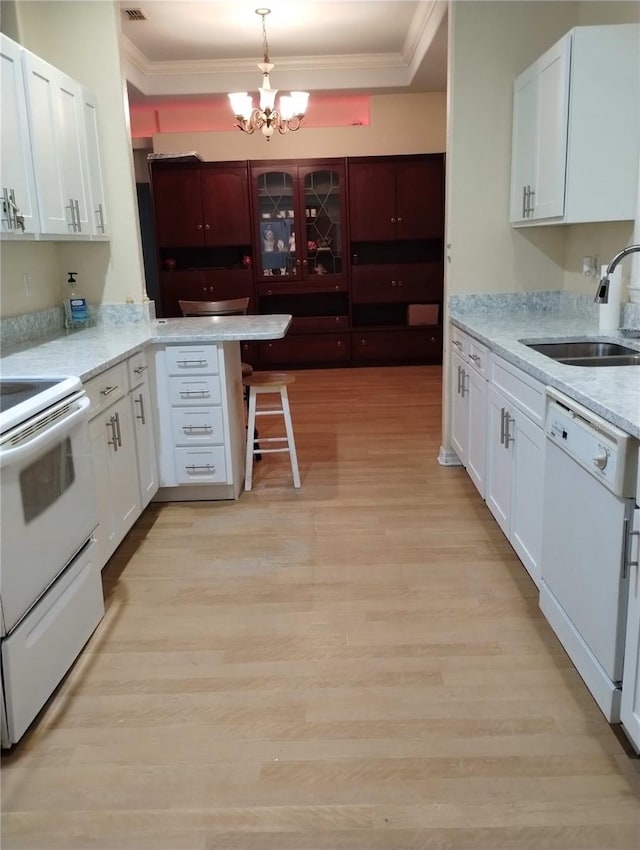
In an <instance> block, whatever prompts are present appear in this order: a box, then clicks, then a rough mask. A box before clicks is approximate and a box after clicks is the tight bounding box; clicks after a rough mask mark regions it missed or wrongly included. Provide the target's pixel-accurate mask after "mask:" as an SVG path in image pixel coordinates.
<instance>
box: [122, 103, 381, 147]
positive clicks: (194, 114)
mask: <svg viewBox="0 0 640 850" xmlns="http://www.w3.org/2000/svg"><path fill="white" fill-rule="evenodd" d="M256 102H257V93H256V94H255V95H254V103H256ZM129 109H130V114H131V135H132V137H133V138H134V139H139V138H145V137H149V136H153V135H154V134H155V133H198V132H211V133H219V132H225V131H229V132H233V131H234V130H235V127H234V124H233V115H232V114H231V108H230V106H229V101H228V99H227V98H226V97H220V96H217V97H213V96H212V97H209V98H199V99H197V100H196V99H190V100H180V99H178V98H176V99H175V100H165V99H163V100H161V101H156V102H154V101H153V99H152V98H150V99H149V100H148V101H146V102H145V103H135V102H133V103H131V104H130V106H129ZM304 123H305V126H306V127H349V126H351V125H353V124H363V125H365V126H368V125H369V123H370V98H369V95H314V94H312V95H311V97H310V99H309V110H308V112H307V115H306V116H305V119H304Z"/></svg>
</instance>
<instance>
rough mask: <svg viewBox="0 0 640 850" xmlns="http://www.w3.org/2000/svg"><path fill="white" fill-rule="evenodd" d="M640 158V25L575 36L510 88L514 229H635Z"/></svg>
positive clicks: (555, 47) (587, 31) (576, 30)
mask: <svg viewBox="0 0 640 850" xmlns="http://www.w3.org/2000/svg"><path fill="white" fill-rule="evenodd" d="M603 116H605V117H604V118H603ZM619 122H620V123H619ZM618 123H619V128H620V129H618ZM623 126H624V130H622V129H621V128H622V127H623ZM639 149H640V24H618V25H611V26H590V27H574V28H573V29H572V30H570V31H569V32H568V33H567V34H566V35H565V36H564V37H563V38H561V39H560V40H559V41H558V42H557V43H556V44H554V45H553V46H551V47H550V48H549V50H547V51H546V52H545V53H544V54H543V55H542V56H541V57H540V58H539V59H538V60H537V61H536V62H535V63H533V65H531V66H530V67H529V68H527V69H526V70H525V71H523V72H522V74H520V75H519V76H518V77H517V79H516V80H515V83H514V94H513V136H512V159H511V200H510V221H511V222H512V223H513V224H515V225H517V226H519V227H520V226H526V225H535V224H576V223H580V222H591V221H593V222H596V221H624V220H632V219H633V218H634V217H635V209H636V189H637V174H638V150H639Z"/></svg>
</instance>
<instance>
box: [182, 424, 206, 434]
mask: <svg viewBox="0 0 640 850" xmlns="http://www.w3.org/2000/svg"><path fill="white" fill-rule="evenodd" d="M182 430H183V431H184V433H185V434H211V433H212V431H213V428H212V427H211V426H210V425H184V426H183V427H182Z"/></svg>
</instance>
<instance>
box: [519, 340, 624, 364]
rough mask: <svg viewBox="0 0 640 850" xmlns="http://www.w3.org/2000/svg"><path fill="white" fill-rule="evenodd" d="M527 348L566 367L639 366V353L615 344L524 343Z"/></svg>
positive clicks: (589, 341)
mask: <svg viewBox="0 0 640 850" xmlns="http://www.w3.org/2000/svg"><path fill="white" fill-rule="evenodd" d="M524 345H526V346H527V348H531V349H533V351H537V352H538V353H539V354H544V355H545V357H550V358H551V359H552V360H556V361H557V362H558V363H564V364H566V365H567V366H640V351H637V350H636V349H635V348H628V347H627V346H626V345H619V344H618V343H617V342H596V341H593V340H578V341H575V342H540V343H532V342H524Z"/></svg>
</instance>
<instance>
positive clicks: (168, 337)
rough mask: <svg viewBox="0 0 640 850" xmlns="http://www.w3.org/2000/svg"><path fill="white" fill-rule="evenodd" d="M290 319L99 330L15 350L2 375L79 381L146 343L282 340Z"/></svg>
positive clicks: (159, 322) (214, 319)
mask: <svg viewBox="0 0 640 850" xmlns="http://www.w3.org/2000/svg"><path fill="white" fill-rule="evenodd" d="M290 324H291V316H289V315H267V316H206V317H202V318H199V317H198V318H188V319H156V320H154V321H152V322H149V323H148V324H147V323H143V324H131V325H120V326H100V327H96V328H87V329H86V330H80V331H73V332H72V333H63V334H60V335H57V336H55V337H53V338H51V339H48V340H46V341H44V340H41V341H37V340H36V341H33V342H30V343H23V344H21V345H17V346H14V347H13V348H12V349H10V350H9V351H8V352H7V353H6V354H3V356H2V359H1V360H0V368H1V370H2V374H3V375H4V376H6V377H16V378H21V377H27V376H29V377H36V376H37V377H47V376H49V375H51V376H56V377H58V376H67V375H77V376H78V377H79V378H80V379H81V380H82V381H87V380H89V378H92V377H94V376H95V375H98V374H100V372H103V371H104V370H105V369H108V368H109V367H110V366H115V365H116V363H120V362H121V361H122V360H124V359H125V358H127V357H129V356H130V355H132V354H135V353H136V352H138V351H141V350H142V349H144V348H147V347H148V346H150V345H170V344H174V343H177V344H183V345H184V344H185V343H200V344H202V343H216V342H234V341H240V340H242V341H249V340H261V339H282V337H284V335H285V334H286V332H287V329H288V327H289V325H290Z"/></svg>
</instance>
